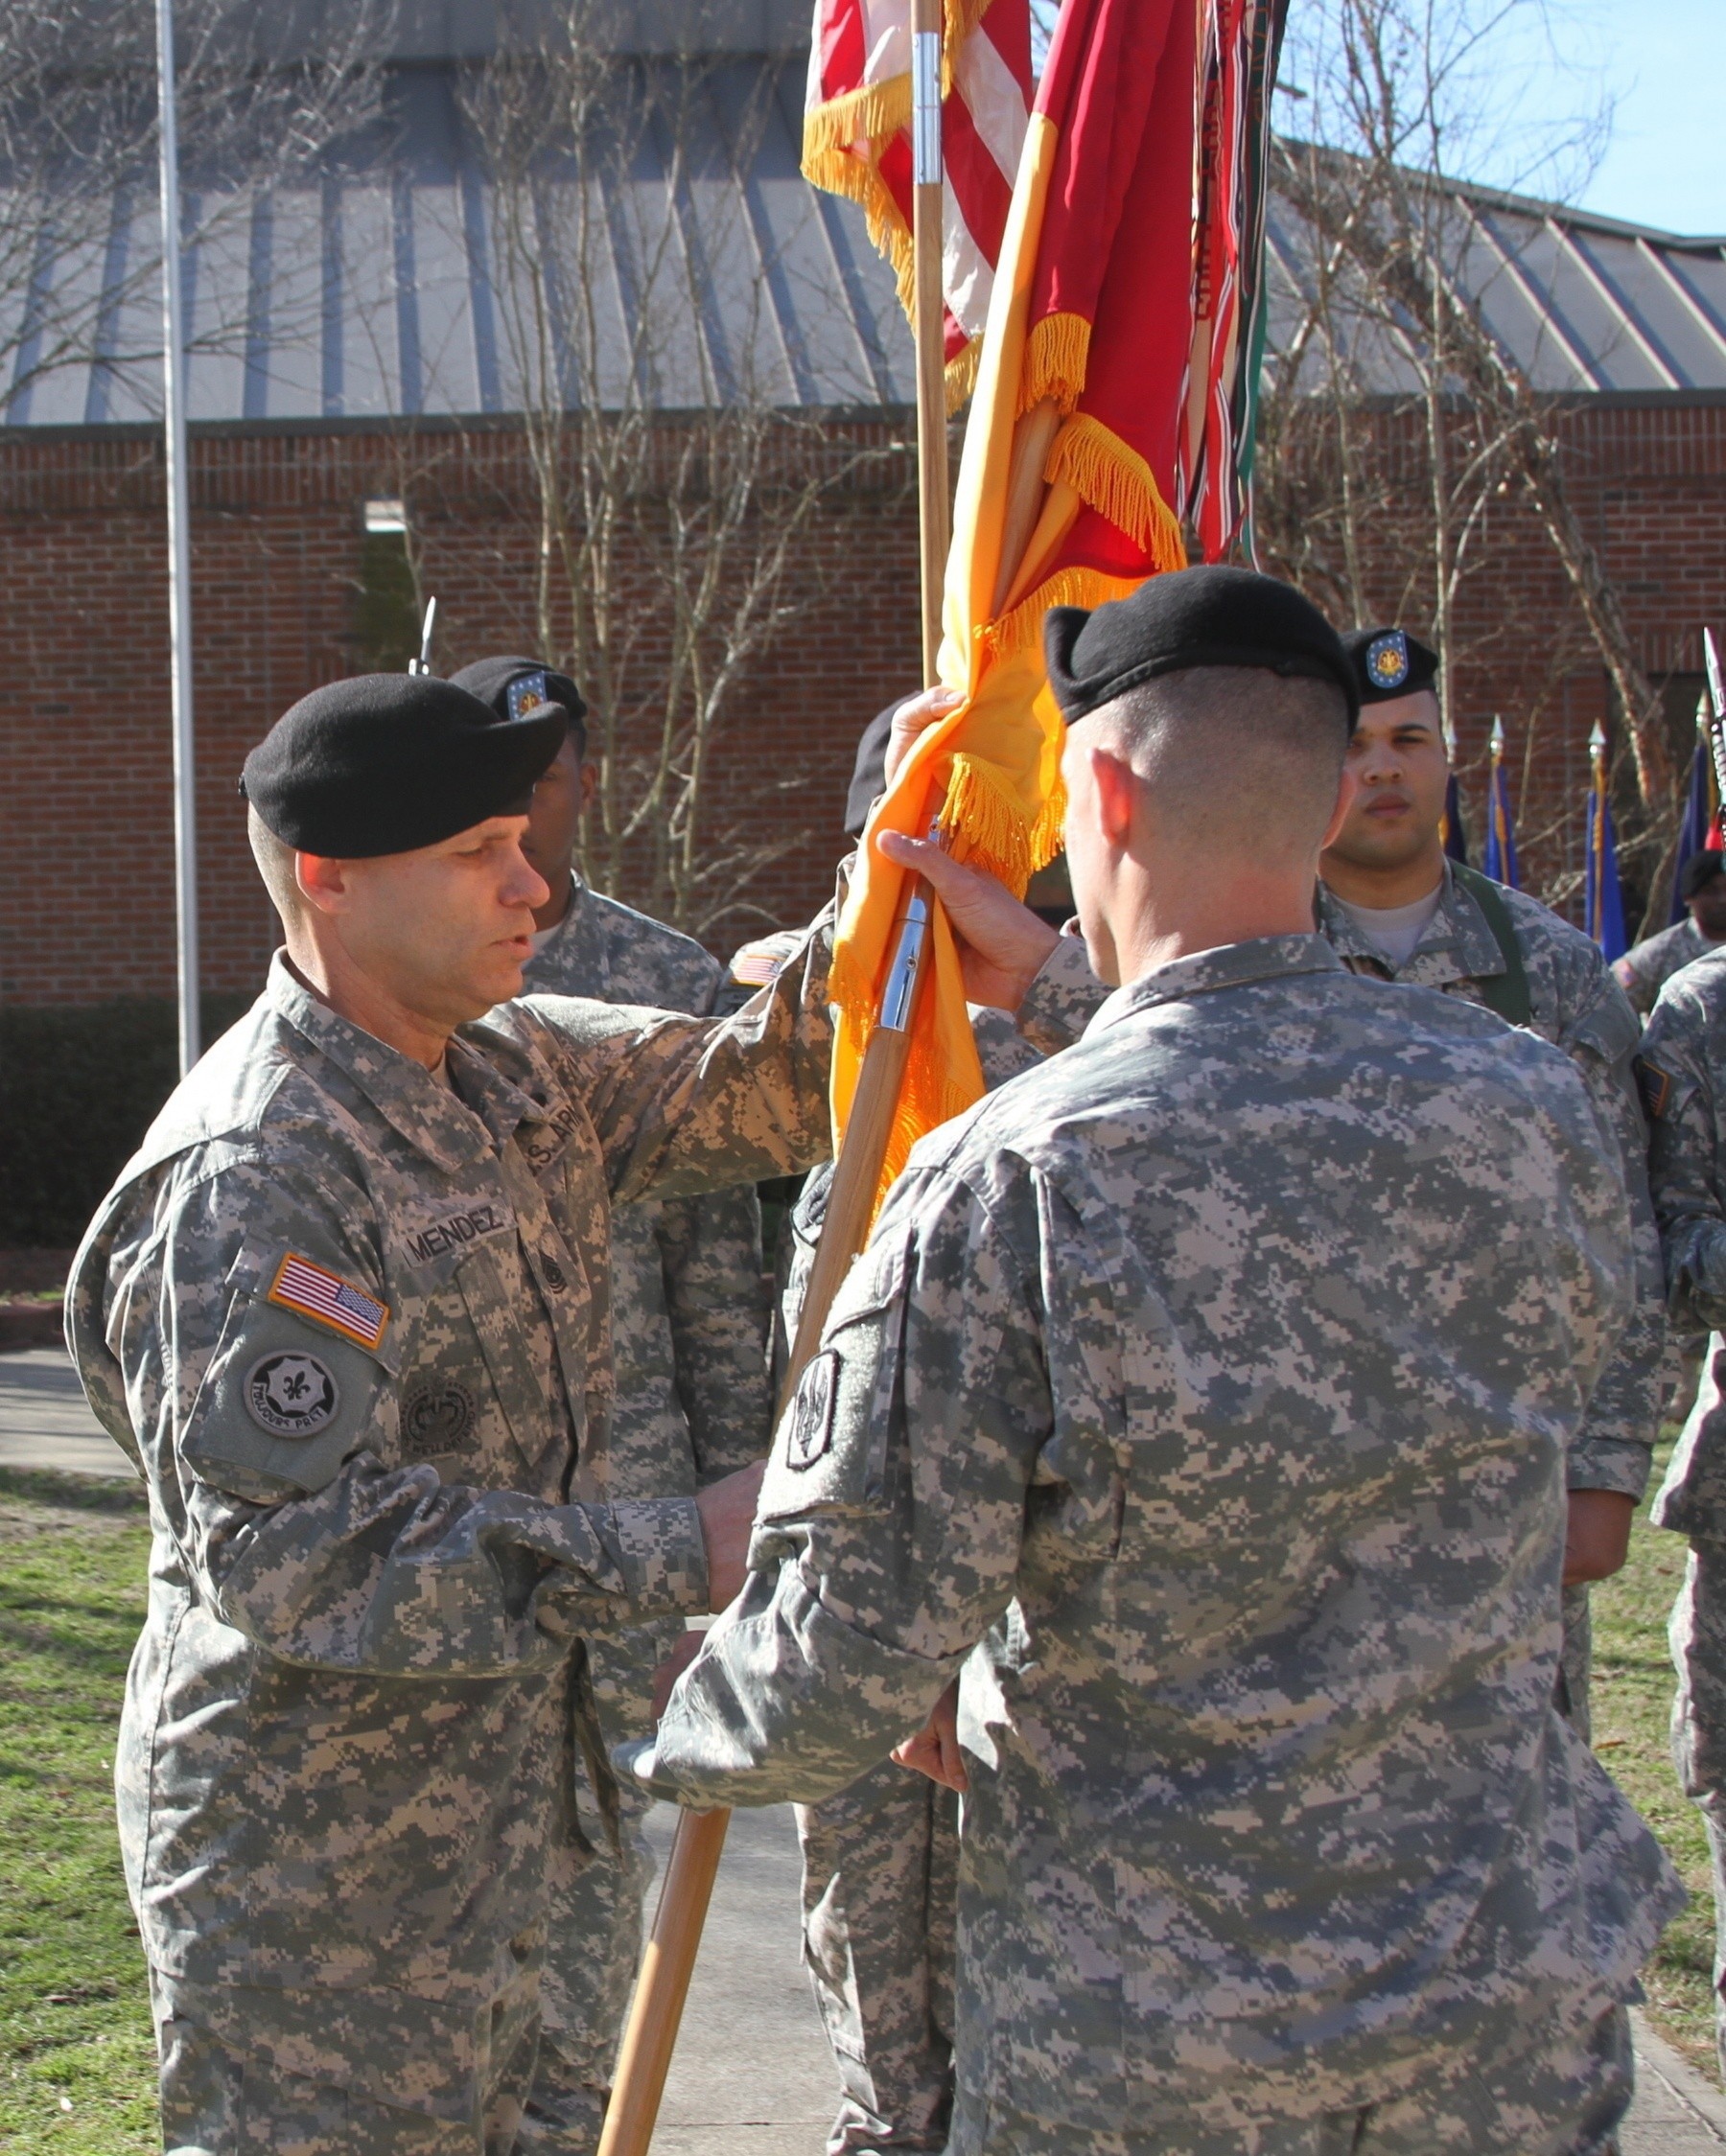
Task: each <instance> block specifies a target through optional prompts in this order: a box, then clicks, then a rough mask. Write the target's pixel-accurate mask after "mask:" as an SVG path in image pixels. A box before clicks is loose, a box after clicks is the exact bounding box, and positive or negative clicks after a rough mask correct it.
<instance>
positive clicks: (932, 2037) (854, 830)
mask: <svg viewBox="0 0 1726 2156" xmlns="http://www.w3.org/2000/svg"><path fill="white" fill-rule="evenodd" d="M905 701H907V700H905V699H899V700H897V701H896V702H894V703H892V704H889V705H888V706H886V707H885V708H884V709H882V710H881V711H879V712H877V713H876V715H875V718H874V719H872V720H871V721H870V723H869V725H868V727H867V728H865V730H864V731H863V735H862V738H861V739H860V740H859V742H858V744H857V754H856V762H855V767H854V769H853V771H852V775H851V787H850V790H849V792H848V795H847V799H846V804H845V828H846V830H847V831H848V833H849V834H850V835H851V837H852V838H853V839H857V838H861V836H862V833H863V826H864V823H866V822H867V820H868V816H869V812H870V808H871V806H872V805H873V803H874V801H875V798H876V796H877V795H878V794H879V793H880V792H881V789H882V784H883V769H884V765H885V761H886V755H887V744H888V737H889V733H890V731H891V727H892V722H893V719H894V717H895V714H896V713H897V712H898V710H899V708H900V706H901V704H902V703H904V702H905ZM795 948H796V946H795V941H794V939H792V938H789V937H785V936H770V937H765V938H762V939H760V940H758V941H757V942H754V943H750V944H746V945H745V946H744V947H743V949H742V950H741V951H739V952H738V953H737V955H736V957H735V960H734V961H733V972H734V977H735V979H737V980H738V981H740V982H741V983H743V984H745V985H750V984H758V983H760V982H763V981H768V980H771V979H773V977H774V974H775V971H776V970H777V968H778V966H779V965H781V964H782V963H783V962H786V961H787V960H788V959H790V958H791V957H792V956H793V955H794V953H795ZM1105 993H1106V991H1105V990H1104V988H1103V985H1102V984H1101V983H1100V982H1099V981H1098V980H1097V977H1096V975H1095V974H1094V973H1093V972H1092V971H1091V969H1090V962H1089V960H1088V959H1087V958H1086V956H1085V945H1084V943H1083V941H1082V940H1081V939H1078V938H1077V937H1072V938H1063V939H1061V941H1060V942H1059V943H1057V944H1056V945H1055V948H1054V950H1053V952H1052V954H1051V957H1050V960H1049V962H1048V963H1047V965H1046V966H1045V967H1044V969H1043V971H1042V972H1041V973H1040V974H1038V978H1037V980H1036V981H1035V982H1034V983H1033V985H1032V988H1031V990H1030V992H1029V994H1027V996H1026V998H1025V1000H1024V1002H1023V1003H1022V1004H1021V1005H1020V1007H1019V1009H1018V1012H1017V1015H1016V1018H1015V1017H1014V1016H1011V1015H1010V1014H1009V1013H1008V1012H1006V1011H1004V1010H997V1009H994V1008H991V1006H989V1005H987V1004H972V1005H971V1007H970V1019H971V1030H972V1032H974V1034H975V1035H976V1041H977V1053H978V1056H979V1059H980V1060H981V1062H982V1066H983V1077H984V1082H985V1083H986V1084H987V1085H988V1087H989V1088H990V1090H991V1091H992V1090H993V1089H994V1088H995V1087H996V1086H999V1085H1004V1084H1006V1082H1007V1080H1008V1079H1009V1078H1014V1077H1016V1076H1017V1074H1018V1073H1019V1072H1020V1071H1023V1070H1029V1069H1031V1068H1032V1067H1033V1066H1034V1065H1035V1064H1037V1063H1038V1062H1040V1061H1041V1060H1042V1058H1043V1056H1044V1055H1052V1054H1054V1053H1055V1051H1056V1050H1057V1049H1060V1048H1064V1047H1065V1046H1066V1045H1067V1043H1068V1042H1069V1041H1073V1040H1076V1039H1077V1038H1078V1036H1079V1035H1080V1033H1082V1032H1084V1030H1085V1025H1086V1023H1087V1022H1088V1020H1089V1018H1090V1016H1091V1013H1092V1012H1093V1011H1094V1010H1095V1009H1096V1008H1097V1006H1098V1005H1099V1004H1100V1003H1101V1002H1102V1000H1103V997H1104V994H1105ZM831 1187H832V1169H831V1166H830V1164H828V1163H825V1162H824V1163H823V1164H822V1166H821V1167H819V1168H815V1169H812V1170H811V1171H809V1174H808V1176H807V1177H806V1179H805V1184H804V1188H803V1191H802V1193H801V1194H800V1195H799V1197H798V1200H797V1203H796V1205H795V1206H794V1207H793V1209H792V1211H791V1214H790V1217H789V1219H788V1221H787V1223H786V1233H785V1235H784V1237H783V1239H782V1240H781V1250H780V1262H779V1268H778V1269H779V1275H780V1279H779V1288H780V1292H779V1297H778V1303H777V1310H776V1315H775V1324H774V1342H773V1346H774V1353H773V1388H774V1394H775V1397H776V1398H777V1397H778V1395H779V1393H780V1391H781V1388H782V1386H783V1383H784V1376H785V1367H786V1364H787V1361H788V1359H789V1355H790V1346H791V1342H792V1341H793V1340H794V1339H795V1338H796V1336H797V1327H798V1321H799V1319H800V1318H801V1316H802V1314H803V1306H804V1297H805V1293H806V1291H807V1288H808V1281H809V1272H810V1269H811V1267H812V1266H813V1264H814V1261H815V1247H816V1244H817V1242H818V1241H819V1240H820V1236H821V1229H822V1223H823V1222H824V1220H825V1219H826V1217H827V1203H828V1192H829V1190H830V1189H831ZM958 1812H959V1807H958V1797H957V1793H956V1792H955V1791H952V1790H949V1789H945V1788H943V1787H942V1786H941V1785H940V1784H939V1783H936V1782H933V1781H930V1780H928V1779H926V1778H924V1777H923V1776H921V1775H918V1774H910V1773H906V1772H905V1771H904V1770H903V1769H902V1768H900V1767H898V1766H896V1765H895V1764H894V1763H893V1762H892V1761H891V1760H882V1761H881V1762H880V1763H879V1765H877V1766H875V1767H874V1768H872V1769H871V1770H870V1772H869V1773H866V1774H863V1775H861V1776H860V1777H859V1778H858V1780H857V1781H855V1782H854V1783H853V1784H852V1785H851V1788H850V1789H847V1790H843V1791H841V1792H840V1794H839V1795H838V1796H836V1797H829V1798H828V1801H827V1802H826V1803H825V1804H800V1805H799V1806H798V1807H797V1833H798V1841H799V1843H801V1845H802V1850H803V1931H804V1960H805V1965H806V1967H807V1968H808V1971H809V1977H810V1981H811V1982H812V1984H813V1986H814V1990H815V2000H816V2005H817V2006H818V2007H819V2009H820V2012H821V2018H822V2022H823V2025H824V2027H825V2028H826V2029H827V2033H828V2042H829V2043H830V2045H831V2046H832V2051H833V2061H834V2064H835V2066H836V2067H837V2068H838V2072H839V2081H840V2090H841V2098H840V2105H839V2113H838V2116H837V2118H836V2119H835V2120H834V2121H833V2126H832V2131H831V2132H830V2134H829V2135H828V2149H829V2151H830V2152H831V2156H869V2152H871V2151H875V2150H885V2149H937V2148H941V2147H944V2146H945V2142H946V2129H947V2121H948V2119H949V2117H950V2114H951V2110H952V2089H953V2074H952V2052H953V1923H954V1900H955V1894H956V1890H957V1883H958V1846H959V1845H958V1831H959V1817H958Z"/></svg>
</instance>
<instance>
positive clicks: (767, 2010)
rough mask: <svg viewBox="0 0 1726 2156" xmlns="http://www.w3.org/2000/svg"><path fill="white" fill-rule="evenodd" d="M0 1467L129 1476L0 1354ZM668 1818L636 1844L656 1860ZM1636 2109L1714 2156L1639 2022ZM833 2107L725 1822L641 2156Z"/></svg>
mask: <svg viewBox="0 0 1726 2156" xmlns="http://www.w3.org/2000/svg"><path fill="white" fill-rule="evenodd" d="M0 1467H13V1468H58V1469H60V1470H62V1471H64V1472H72V1473H78V1474H103V1475H110V1474H117V1475H129V1474H130V1473H131V1472H132V1470H131V1466H130V1463H129V1462H128V1460H127V1458H126V1457H125V1455H124V1454H123V1453H122V1452H121V1451H120V1449H119V1448H118V1447H117V1446H115V1445H114V1444H113V1443H112V1441H111V1440H110V1439H109V1438H108V1437H107V1436H106V1435H105V1432H104V1431H103V1430H102V1429H101V1428H100V1426H98V1425H97V1423H96V1421H95V1419H94V1417H93V1416H92V1415H91V1414H90V1411H89V1409H88V1408H87V1407H86V1406H85V1405H84V1403H83V1396H82V1392H81V1391H80V1390H79V1385H78V1379H77V1377H76V1376H75V1375H74V1373H73V1370H72V1368H71V1365H70V1364H69V1363H68V1362H67V1361H66V1358H65V1356H64V1355H63V1354H61V1352H60V1351H59V1350H58V1348H34V1349H29V1350H26V1351H25V1352H23V1353H21V1354H13V1355H0ZM675 1823H676V1815H675V1814H674V1813H673V1812H672V1811H671V1810H670V1809H669V1808H668V1807H665V1806H662V1807H660V1809H659V1810H658V1811H656V1812H655V1813H654V1815H653V1816H652V1819H651V1820H650V1821H649V1829H648V1831H649V1835H650V1838H651V1839H652V1841H653V1843H654V1847H655V1850H656V1852H657V1853H658V1855H659V1857H660V1860H661V1862H662V1863H663V1862H664V1857H665V1850H667V1849H668V1848H669V1847H670V1843H671V1833H672V1829H673V1827H674V1825H675ZM1633 2019H1634V2021H1635V2026H1636V2052H1637V2095H1636V2103H1635V2106H1634V2108H1633V2109H1632V2112H1631V2116H1630V2120H1629V2121H1628V2124H1627V2126H1626V2129H1625V2132H1624V2135H1623V2156H1717V2152H1719V2151H1721V2150H1726V2098H1723V2097H1722V2096H1721V2095H1720V2093H1719V2091H1718V2090H1716V2089H1714V2088H1712V2087H1711V2086H1710V2085H1709V2084H1708V2083H1707V2082H1706V2081H1704V2080H1703V2078H1702V2077H1701V2075H1698V2074H1697V2073H1696V2072H1695V2071H1694V2069H1693V2068H1691V2066H1689V2065H1688V2064H1687V2063H1686V2062H1685V2061H1684V2060H1683V2059H1682V2058H1680V2057H1679V2056H1678V2054H1677V2052H1674V2051H1673V2050H1672V2048H1671V2046H1670V2045H1669V2044H1667V2043H1665V2042H1664V2041H1663V2040H1662V2039H1661V2038H1660V2037H1658V2036H1656V2035H1655V2034H1654V2032H1653V2030H1652V2029H1650V2028H1648V2027H1647V2026H1646V2024H1645V2023H1644V2021H1643V2020H1642V2017H1641V2016H1640V2015H1636V2016H1634V2017H1633ZM836 2102H837V2084H836V2081H835V2078H834V2074H833V2066H832V2060H831V2058H830V2056H829V2054H828V2048H827V2042H826V2039H825V2037H824V2036H823V2034H822V2031H821V2024H820V2021H819V2020H818V2018H817V2016H816V2012H815V2006H814V2002H813V2001H812V1999H811V1997H810V1994H809V1986H808V1980H807V1978H806V1977H805V1974H804V1970H803V1964H802V1960H801V1958H800V1954H799V1946H798V1853H797V1834H796V1829H795V1827H794V1826H793V1824H792V1820H791V1815H790V1812H789V1810H788V1809H787V1808H786V1807H785V1806H783V1805H776V1806H774V1807H773V1808H771V1809H770V1810H767V1811H762V1812H738V1813H736V1814H735V1815H734V1817H733V1820H732V1824H731V1830H730V1833H729V1835H728V1837H727V1841H726V1850H725V1861H724V1863H723V1865H722V1866H720V1871H719V1882H718V1885H717V1887H716V1888H715V1889H714V1892H713V1906H712V1910H711V1914H710V1916H709V1919H708V1927H707V1932H706V1936H704V1938H703V1940H702V1949H701V1959H700V1960H699V1961H698V1963H697V1964H696V1969H695V1979H694V1982H693V1983H692V1984H691V1986H690V1990H689V2004H688V2010H687V2012H686V2014H685V2017H684V2027H683V2036H682V2041H681V2042H680V2044H679V2046H678V2050H677V2056H676V2058H675V2060H674V2061H673V2063H672V2068H671V2078H670V2080H669V2082H668V2083H667V2085H666V2089H665V2107H664V2109H663V2111H662V2112H661V2115H660V2124H659V2130H658V2131H657V2133H656V2134H655V2135H654V2139H653V2146H654V2150H655V2156H821V2151H822V2148H823V2144H824V2143H825V2140H826V2134H827V2125H828V2121H829V2120H830V2119H831V2117H832V2115H833V2111H834V2108H835V2104H836Z"/></svg>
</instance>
